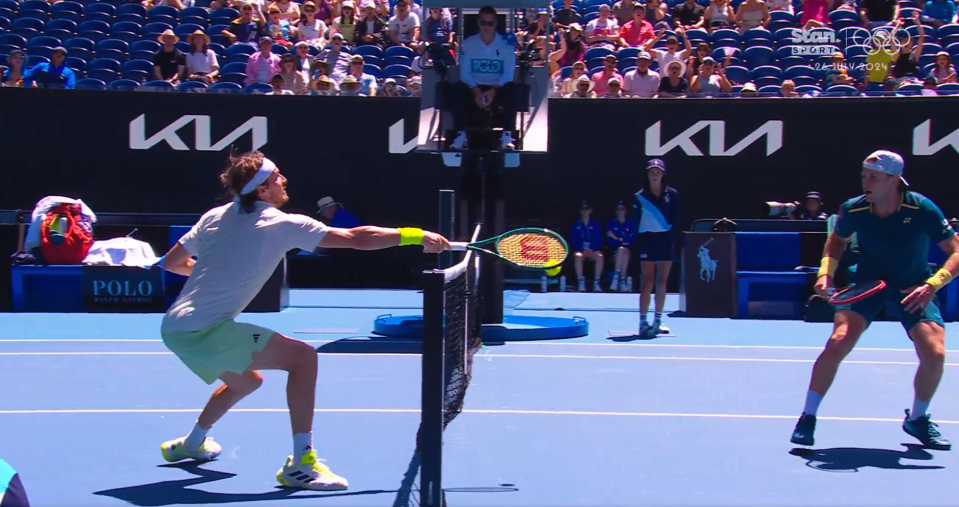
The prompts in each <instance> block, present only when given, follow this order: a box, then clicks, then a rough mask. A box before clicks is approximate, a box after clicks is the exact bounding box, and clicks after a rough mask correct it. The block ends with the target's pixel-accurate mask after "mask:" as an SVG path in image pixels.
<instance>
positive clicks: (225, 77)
mask: <svg viewBox="0 0 959 507" xmlns="http://www.w3.org/2000/svg"><path fill="white" fill-rule="evenodd" d="M227 65H230V64H227ZM243 68H244V71H243V72H223V70H222V69H221V70H220V82H221V83H236V84H238V85H240V86H243V85H244V84H246V70H245V69H246V65H243Z"/></svg>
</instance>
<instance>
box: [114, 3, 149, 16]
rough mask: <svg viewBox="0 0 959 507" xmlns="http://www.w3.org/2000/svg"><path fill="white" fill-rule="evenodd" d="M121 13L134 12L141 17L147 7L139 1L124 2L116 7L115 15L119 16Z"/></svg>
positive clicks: (144, 14) (145, 12) (145, 13)
mask: <svg viewBox="0 0 959 507" xmlns="http://www.w3.org/2000/svg"><path fill="white" fill-rule="evenodd" d="M121 14H136V15H137V16H139V17H141V18H145V17H146V15H147V9H146V7H144V6H143V5H142V4H139V3H125V4H121V5H120V6H119V7H117V11H116V15H117V16H118V17H119V16H120V15H121Z"/></svg>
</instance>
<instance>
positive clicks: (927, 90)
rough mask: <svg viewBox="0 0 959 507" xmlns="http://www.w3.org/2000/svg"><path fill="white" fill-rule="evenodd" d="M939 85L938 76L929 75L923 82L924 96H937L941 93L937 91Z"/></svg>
mask: <svg viewBox="0 0 959 507" xmlns="http://www.w3.org/2000/svg"><path fill="white" fill-rule="evenodd" d="M937 87H938V85H937V84H936V78H934V77H932V76H929V77H927V78H926V79H925V80H924V81H923V82H922V92H921V93H922V95H923V96H927V97H929V96H935V95H939V92H938V91H936V88H937Z"/></svg>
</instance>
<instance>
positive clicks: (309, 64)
mask: <svg viewBox="0 0 959 507" xmlns="http://www.w3.org/2000/svg"><path fill="white" fill-rule="evenodd" d="M293 54H294V55H295V56H296V68H297V69H299V70H302V71H304V72H306V75H307V77H312V76H313V72H314V71H315V70H316V59H315V58H313V55H311V54H310V45H309V44H307V43H306V41H300V42H297V43H296V46H294V47H293Z"/></svg>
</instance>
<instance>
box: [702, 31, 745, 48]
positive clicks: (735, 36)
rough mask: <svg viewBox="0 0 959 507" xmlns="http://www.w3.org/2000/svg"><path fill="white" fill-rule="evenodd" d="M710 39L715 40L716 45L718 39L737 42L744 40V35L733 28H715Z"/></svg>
mask: <svg viewBox="0 0 959 507" xmlns="http://www.w3.org/2000/svg"><path fill="white" fill-rule="evenodd" d="M709 38H710V40H712V41H713V44H714V45H715V43H716V41H721V40H734V41H736V42H737V43H739V42H742V40H743V36H742V35H741V34H740V33H739V32H738V31H736V30H733V29H731V28H717V29H715V30H713V33H712V34H710V37H709Z"/></svg>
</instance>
